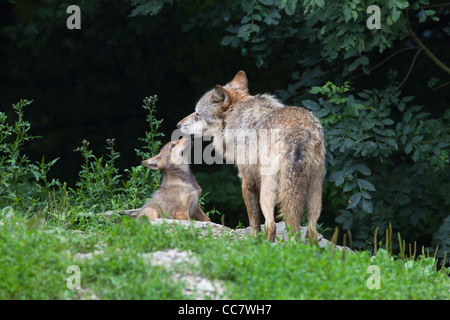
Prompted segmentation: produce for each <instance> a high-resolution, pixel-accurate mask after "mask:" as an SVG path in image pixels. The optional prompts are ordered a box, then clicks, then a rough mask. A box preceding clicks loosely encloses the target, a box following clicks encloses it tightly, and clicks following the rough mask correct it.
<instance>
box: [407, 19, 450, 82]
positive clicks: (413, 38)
mask: <svg viewBox="0 0 450 320" xmlns="http://www.w3.org/2000/svg"><path fill="white" fill-rule="evenodd" d="M406 27H407V28H408V33H409V36H410V37H411V39H412V40H413V41H414V42H415V43H416V44H417V46H418V47H419V48H421V49H423V50H424V51H425V54H426V55H427V56H428V57H429V58H430V59H431V60H432V61H433V62H434V63H435V64H436V65H437V66H438V67H439V68H441V69H442V70H444V71H445V72H447V73H448V74H450V68H449V67H447V66H446V65H445V64H444V63H443V62H442V61H441V60H439V59H438V58H437V57H436V56H435V55H434V54H433V53H432V52H431V51H430V50H429V49H428V48H427V47H426V46H425V45H424V44H423V42H422V41H421V40H420V39H419V37H417V35H416V34H415V33H414V30H413V29H412V28H411V25H410V24H409V17H408V21H407V22H406Z"/></svg>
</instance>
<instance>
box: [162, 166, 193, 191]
mask: <svg viewBox="0 0 450 320" xmlns="http://www.w3.org/2000/svg"><path fill="white" fill-rule="evenodd" d="M173 185H187V186H196V187H197V186H198V184H197V182H196V180H195V176H194V175H193V174H192V172H191V170H190V169H189V166H188V165H182V166H179V167H176V168H170V169H163V170H161V185H160V187H161V188H169V187H171V186H173Z"/></svg>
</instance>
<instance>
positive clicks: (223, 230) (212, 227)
mask: <svg viewBox="0 0 450 320" xmlns="http://www.w3.org/2000/svg"><path fill="white" fill-rule="evenodd" d="M150 223H152V224H155V225H161V224H164V223H166V224H177V225H182V226H184V227H185V229H189V228H190V227H194V228H197V229H199V230H201V231H200V235H206V234H207V233H208V232H212V235H213V236H227V237H229V238H231V239H239V238H242V237H243V236H245V235H248V234H250V233H251V231H250V227H247V228H243V229H231V228H228V227H226V226H223V225H220V224H217V223H214V222H203V221H187V220H174V219H155V220H153V221H151V222H150ZM276 225H277V233H276V238H275V239H276V240H275V243H280V242H283V241H289V240H290V239H291V238H292V237H291V236H290V235H289V234H288V231H287V230H286V224H285V223H284V222H278V223H277V224H276ZM261 230H264V225H261ZM307 230H308V228H307V227H300V233H301V238H302V239H305V235H306V231H307ZM317 245H318V246H319V247H321V248H323V247H327V246H329V245H331V246H333V248H335V249H338V250H342V249H344V250H346V251H348V252H351V253H354V251H353V250H351V249H350V248H348V247H343V246H339V245H336V244H334V243H333V242H331V241H329V240H327V239H325V238H324V237H323V236H322V235H321V234H320V233H318V234H317Z"/></svg>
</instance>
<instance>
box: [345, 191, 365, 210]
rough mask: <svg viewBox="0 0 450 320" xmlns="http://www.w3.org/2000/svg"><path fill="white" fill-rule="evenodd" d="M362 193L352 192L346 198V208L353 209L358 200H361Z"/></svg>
mask: <svg viewBox="0 0 450 320" xmlns="http://www.w3.org/2000/svg"><path fill="white" fill-rule="evenodd" d="M361 197H362V194H361V192H357V193H355V194H353V195H352V196H351V197H350V199H349V200H348V205H347V209H353V208H355V207H356V206H357V205H358V204H359V202H360V201H361Z"/></svg>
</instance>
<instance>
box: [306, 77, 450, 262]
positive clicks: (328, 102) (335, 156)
mask: <svg viewBox="0 0 450 320" xmlns="http://www.w3.org/2000/svg"><path fill="white" fill-rule="evenodd" d="M395 88H396V86H395V84H394V85H390V86H387V87H386V88H385V89H384V90H376V89H372V90H364V91H362V92H359V93H357V94H352V93H350V87H349V86H348V84H345V85H344V86H342V87H337V86H335V85H334V84H332V83H331V82H328V83H327V84H325V85H324V86H322V87H313V88H312V89H311V90H310V93H311V94H313V95H314V96H316V97H315V98H316V101H314V100H304V101H303V105H304V106H305V107H306V108H308V109H309V110H311V111H312V112H314V113H315V115H316V116H317V117H318V118H319V119H320V120H321V122H322V124H323V126H324V129H325V135H326V139H325V140H326V149H327V158H326V161H327V181H328V182H327V183H332V184H333V186H332V187H331V188H332V189H333V188H337V190H339V191H338V192H330V194H331V195H332V196H331V198H330V199H327V200H328V201H331V202H332V203H335V208H336V210H339V214H338V215H337V216H336V222H338V223H339V224H341V225H342V227H343V228H344V229H352V230H355V231H356V232H355V235H354V242H353V245H354V246H356V247H363V246H364V245H365V242H364V241H363V240H364V239H367V238H370V236H369V235H371V232H373V230H375V229H376V228H377V227H378V228H379V229H380V230H385V229H386V228H387V226H388V223H389V222H393V221H395V223H394V228H398V229H399V230H401V232H402V234H403V235H404V236H406V237H408V238H410V239H414V238H415V233H417V232H420V233H424V232H426V231H427V230H430V229H431V230H433V231H437V229H438V228H439V227H440V226H441V228H444V226H443V225H442V223H443V220H444V218H445V217H447V216H448V212H447V210H446V209H445V208H446V207H448V199H447V196H446V194H447V192H448V183H447V184H446V182H447V181H449V179H450V176H449V170H448V161H449V160H448V159H449V158H448V146H449V145H450V137H449V116H450V112H447V113H446V115H445V116H444V117H443V118H442V119H432V118H430V115H429V113H425V112H422V108H423V107H422V106H417V105H409V102H410V101H411V100H412V99H413V97H401V96H400V92H399V91H395ZM406 181H407V182H408V183H405V182H406ZM433 186H441V187H442V188H443V189H444V190H442V189H441V190H440V191H439V192H436V188H435V187H433ZM333 198H335V199H333ZM343 199H345V200H346V203H344V202H343V201H342V200H343ZM433 204H435V205H433ZM436 204H442V205H436ZM444 204H445V205H444ZM442 230H446V229H442ZM442 232H443V233H442V234H445V231H442ZM435 239H441V238H440V237H439V236H437V237H436V238H435ZM445 241H446V242H448V239H447V240H445ZM437 244H442V242H439V243H437ZM447 250H448V249H447ZM443 254H444V250H441V252H440V255H441V256H443Z"/></svg>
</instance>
